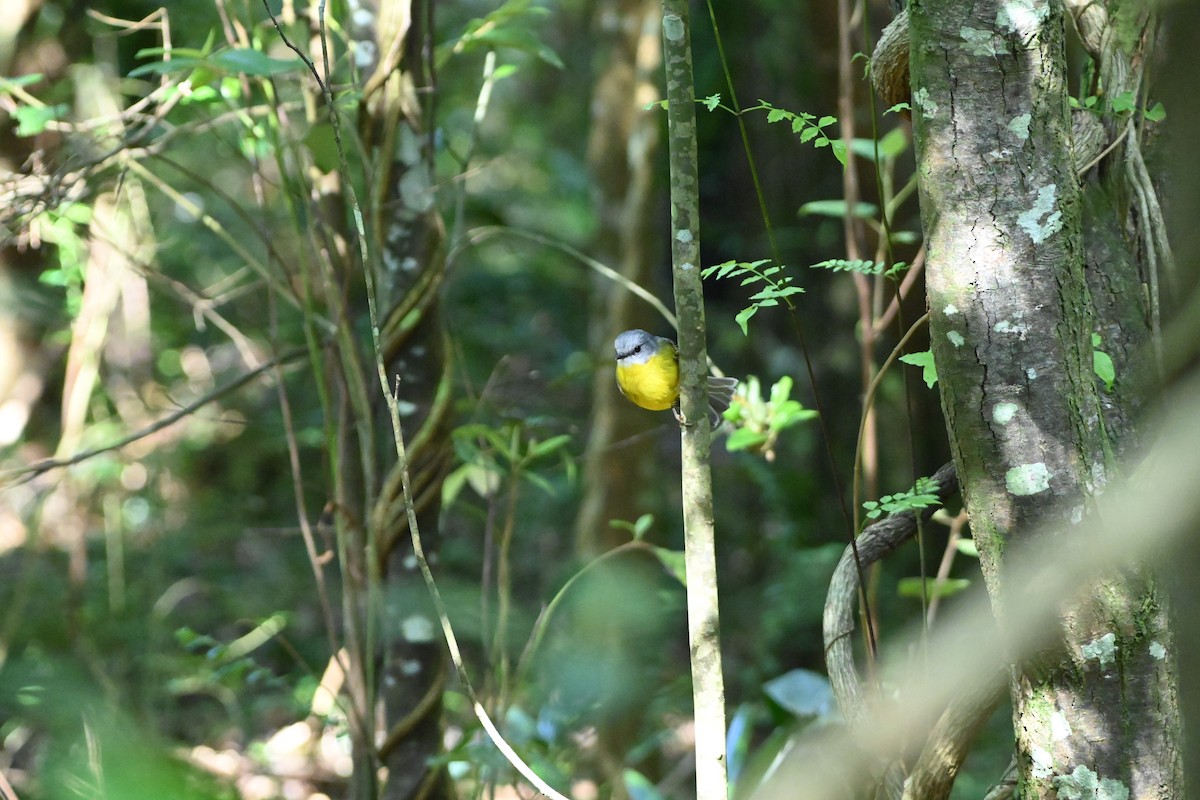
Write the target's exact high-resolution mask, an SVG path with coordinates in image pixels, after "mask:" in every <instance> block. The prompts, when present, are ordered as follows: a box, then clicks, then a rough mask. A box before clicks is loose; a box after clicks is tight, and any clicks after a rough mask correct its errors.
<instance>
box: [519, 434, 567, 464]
mask: <svg viewBox="0 0 1200 800" xmlns="http://www.w3.org/2000/svg"><path fill="white" fill-rule="evenodd" d="M570 441H571V435H570V434H568V433H563V434H560V435H558V436H551V437H550V438H549V439H547V440H546V441H544V442H540V443H537V444H533V445H531V446H530V448H529V457H530V458H531V459H532V458H541V457H542V456H545V455H549V454H550V453H553V452H554V451H556V450H561V449H562V448H564V447H566V446H567V445H568V444H569V443H570Z"/></svg>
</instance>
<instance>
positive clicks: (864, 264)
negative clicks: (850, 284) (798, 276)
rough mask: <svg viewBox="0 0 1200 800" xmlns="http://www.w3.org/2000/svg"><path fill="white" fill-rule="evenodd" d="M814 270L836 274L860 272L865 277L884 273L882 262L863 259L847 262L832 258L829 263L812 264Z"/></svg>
mask: <svg viewBox="0 0 1200 800" xmlns="http://www.w3.org/2000/svg"><path fill="white" fill-rule="evenodd" d="M810 268H813V269H828V270H833V271H834V272H859V273H862V274H863V275H878V274H879V273H881V272H883V262H882V261H865V260H862V259H853V260H846V259H844V258H831V259H829V260H828V261H819V262H817V263H816V264H812V265H811V267H810Z"/></svg>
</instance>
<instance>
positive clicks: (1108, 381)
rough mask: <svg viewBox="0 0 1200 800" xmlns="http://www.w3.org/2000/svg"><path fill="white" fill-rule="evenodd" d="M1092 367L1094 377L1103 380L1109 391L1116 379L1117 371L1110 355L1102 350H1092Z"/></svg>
mask: <svg viewBox="0 0 1200 800" xmlns="http://www.w3.org/2000/svg"><path fill="white" fill-rule="evenodd" d="M1092 369H1093V370H1095V372H1096V377H1097V378H1099V379H1100V380H1102V381H1104V388H1105V389H1106V390H1107V391H1110V392H1111V391H1112V390H1113V384H1114V383H1115V382H1116V379H1117V371H1116V368H1115V367H1114V366H1113V360H1112V357H1111V356H1109V354H1108V353H1106V352H1104V351H1103V350H1093V351H1092Z"/></svg>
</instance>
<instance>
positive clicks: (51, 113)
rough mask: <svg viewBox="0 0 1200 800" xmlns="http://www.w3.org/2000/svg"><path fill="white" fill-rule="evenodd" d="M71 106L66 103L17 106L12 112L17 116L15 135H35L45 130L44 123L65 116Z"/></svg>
mask: <svg viewBox="0 0 1200 800" xmlns="http://www.w3.org/2000/svg"><path fill="white" fill-rule="evenodd" d="M70 110H71V108H70V106H68V105H67V104H66V103H59V104H57V105H53V106H19V107H18V108H17V110H16V111H15V112H14V116H16V118H17V136H37V135H38V134H39V133H41V132H42V131H44V130H46V125H47V124H49V123H51V122H54V121H57V120H60V119H62V118H63V117H65V116H66V115H67V114H68V112H70Z"/></svg>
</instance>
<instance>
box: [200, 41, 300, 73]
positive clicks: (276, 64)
mask: <svg viewBox="0 0 1200 800" xmlns="http://www.w3.org/2000/svg"><path fill="white" fill-rule="evenodd" d="M208 61H209V63H210V64H212V65H213V66H215V67H219V68H220V69H223V70H225V71H227V72H239V73H244V74H246V75H249V76H251V77H258V78H267V77H270V76H272V75H282V74H284V73H287V72H295V71H297V70H299V69H301V68H302V67H303V66H304V64H303V62H301V61H300V59H298V58H288V59H282V58H271V57H270V56H268V55H267V54H266V53H264V52H262V51H261V50H255V49H253V48H249V47H239V48H237V49H233V50H222V51H220V52H218V53H215V54H214V55H213V56H212V57H211V58H210V59H209V60H208Z"/></svg>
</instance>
